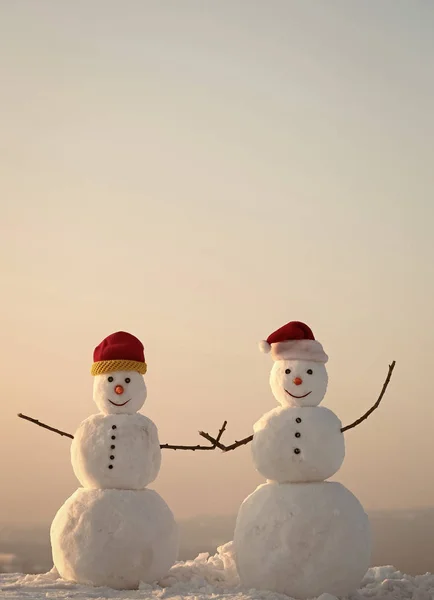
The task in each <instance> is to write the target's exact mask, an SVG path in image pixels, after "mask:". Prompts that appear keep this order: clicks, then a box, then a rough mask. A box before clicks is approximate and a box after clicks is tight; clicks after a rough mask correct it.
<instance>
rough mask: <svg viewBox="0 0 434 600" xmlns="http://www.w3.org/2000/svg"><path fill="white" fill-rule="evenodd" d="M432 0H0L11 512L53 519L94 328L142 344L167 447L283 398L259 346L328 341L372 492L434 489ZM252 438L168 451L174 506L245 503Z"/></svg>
mask: <svg viewBox="0 0 434 600" xmlns="http://www.w3.org/2000/svg"><path fill="white" fill-rule="evenodd" d="M433 28H434V5H433V4H432V3H431V2H430V1H429V0H415V1H413V2H407V1H404V0H382V2H376V1H374V0H366V1H362V0H358V1H356V0H329V1H328V2H323V1H322V0H309V1H304V0H269V1H268V2H262V1H259V0H219V2H203V1H202V0H183V1H182V2H179V0H166V1H165V2H160V1H159V0H147V1H146V2H143V1H141V0H126V1H125V2H117V1H114V0H90V1H89V0H77V1H76V2H74V3H71V2H67V1H66V0H39V1H38V2H34V1H33V0H15V1H14V2H1V3H0V77H1V82H2V84H1V86H0V131H1V136H0V165H1V177H0V203H1V220H0V257H1V282H2V294H1V297H2V303H1V311H0V321H1V323H0V325H1V331H2V344H1V345H0V361H1V373H2V394H1V396H2V401H1V406H2V413H1V422H2V425H3V427H2V430H3V431H2V435H1V436H0V453H1V457H2V460H1V461H0V479H1V484H0V486H1V487H0V489H1V494H0V514H1V519H0V520H1V521H6V522H11V523H12V522H23V521H25V522H27V521H28V522H47V523H48V522H49V521H50V520H51V519H52V518H53V516H54V514H55V513H56V511H57V509H58V508H59V507H60V506H61V504H62V503H63V502H64V500H66V498H67V497H68V496H69V495H70V494H71V493H72V492H73V491H74V490H75V489H76V487H77V486H78V482H77V480H76V479H75V477H74V474H73V472H72V468H71V465H70V457H69V447H70V443H69V441H68V440H67V439H66V438H61V437H60V436H58V435H56V434H54V433H50V432H48V431H46V430H43V429H41V428H39V427H36V426H34V425H31V424H30V423H27V422H24V421H22V420H20V419H18V418H17V417H16V413H18V412H23V413H25V414H28V415H31V416H33V417H35V418H38V419H40V420H42V421H44V422H46V423H48V424H50V425H53V426H54V427H59V428H60V429H64V430H66V431H69V432H71V433H74V431H75V430H76V429H77V427H78V425H79V424H80V422H81V421H82V420H83V419H85V418H86V417H87V416H89V415H90V414H92V413H95V412H97V408H96V406H95V404H94V403H93V401H92V377H91V375H90V373H89V371H90V366H91V364H92V352H93V349H94V347H95V346H96V345H97V344H99V342H100V341H101V340H102V339H103V338H105V337H106V336H107V335H109V334H110V333H112V332H114V331H117V330H125V331H129V332H131V333H133V334H134V335H136V336H137V337H139V338H140V339H141V340H142V342H143V343H144V346H145V354H146V361H147V363H148V373H147V374H146V383H147V386H148V400H147V402H146V404H145V406H144V408H143V409H142V412H144V414H146V415H147V416H149V417H150V418H152V419H153V420H154V421H155V423H156V424H157V426H158V429H159V435H160V440H161V442H162V443H165V442H169V443H172V444H173V443H181V444H190V443H191V444H195V443H198V442H199V441H200V438H199V436H198V433H197V432H198V430H200V429H203V430H206V431H209V432H211V433H215V432H217V431H218V429H219V427H220V425H221V423H222V422H223V420H225V419H227V421H228V429H227V432H226V433H225V438H224V439H225V440H226V442H227V443H229V442H232V441H233V440H234V439H236V438H240V437H245V436H247V435H249V434H250V433H251V431H252V426H253V423H254V422H255V421H256V420H257V419H259V418H260V417H261V415H262V414H264V413H265V412H266V411H268V410H271V409H272V408H273V407H274V406H275V405H276V401H275V400H274V398H273V396H272V394H271V391H270V389H269V384H268V376H269V370H270V368H271V359H270V357H269V356H264V355H262V354H261V353H260V352H259V351H258V347H257V342H258V341H259V340H261V339H263V338H266V337H267V336H268V335H269V334H270V333H271V332H272V331H274V330H275V329H277V328H278V327H280V326H281V325H283V324H284V323H286V322H287V321H291V320H301V321H304V322H306V323H307V324H308V325H309V326H310V327H311V328H312V329H313V331H314V334H315V336H316V338H317V339H318V340H319V341H320V342H321V343H322V344H323V346H324V348H325V350H326V352H327V353H328V355H329V357H330V360H329V363H328V372H329V378H330V381H329V388H328V392H327V395H326V397H325V399H324V402H323V405H324V406H327V407H328V408H330V409H332V410H333V411H335V412H336V413H337V414H338V416H339V418H340V419H341V420H342V422H343V424H348V423H349V422H351V421H353V420H354V419H356V418H357V417H359V416H360V415H361V414H363V413H364V412H365V411H366V410H367V409H368V408H369V407H370V406H371V405H372V404H373V402H374V401H375V400H376V397H377V396H378V393H379V391H380V389H381V386H382V383H383V380H384V378H385V376H386V373H387V369H388V365H389V363H390V362H391V361H392V360H396V361H397V364H396V368H395V373H394V375H393V379H392V382H391V384H390V387H389V389H388V392H387V395H386V396H385V398H384V400H383V403H382V405H381V407H380V409H379V410H377V411H376V412H375V413H374V414H373V415H372V416H371V417H370V419H369V420H367V421H366V422H365V423H363V424H362V425H360V426H359V427H357V428H356V429H353V430H351V431H348V432H347V433H346V434H345V435H346V459H345V462H344V465H343V467H342V468H341V470H340V471H339V472H338V473H337V474H336V475H335V476H334V478H333V479H335V480H337V481H341V482H342V483H343V484H344V485H346V486H347V487H349V488H350V489H351V490H352V491H353V493H355V494H356V495H357V497H358V498H359V499H360V500H361V502H362V503H363V505H364V506H365V507H366V508H367V509H389V508H390V509H395V508H413V507H414V508H416V507H422V506H432V505H433V504H434V478H433V477H432V475H431V474H432V470H433V467H434V436H433V434H432V432H433V427H434V425H433V423H434V406H433V405H434V393H433V391H432V386H433V382H432V381H431V378H430V373H431V374H432V372H433V356H434V316H433V306H434V269H433V259H434V235H433V228H434V202H433V197H432V195H433V188H434V171H433V166H432V165H433V159H434V141H433V140H434V117H433V109H432V107H433V106H434V77H433V73H434V37H433V35H432V31H433ZM262 481H263V478H262V477H261V476H260V475H259V474H258V473H257V472H256V471H255V469H254V466H253V463H252V460H251V455H250V450H249V448H248V447H244V448H241V449H239V450H237V451H235V452H232V453H229V454H222V453H220V452H214V453H212V452H204V453H202V454H199V453H194V454H193V453H188V452H184V453H182V452H173V451H169V450H165V451H164V455H163V463H162V469H161V472H160V475H159V477H158V479H157V480H156V482H155V483H154V484H153V486H152V487H154V488H155V489H156V490H157V491H158V492H159V493H160V494H161V495H162V496H163V497H164V499H165V500H166V501H167V502H168V504H169V505H170V507H171V508H172V510H173V511H174V513H175V516H176V517H177V518H179V519H182V518H187V517H188V518H189V517H194V516H200V515H204V514H235V513H236V512H237V510H238V507H239V505H240V504H241V502H242V501H243V499H244V498H245V497H246V496H247V495H248V494H250V493H251V492H252V491H253V490H254V489H255V487H256V486H257V485H259V484H260V483H261V482H262Z"/></svg>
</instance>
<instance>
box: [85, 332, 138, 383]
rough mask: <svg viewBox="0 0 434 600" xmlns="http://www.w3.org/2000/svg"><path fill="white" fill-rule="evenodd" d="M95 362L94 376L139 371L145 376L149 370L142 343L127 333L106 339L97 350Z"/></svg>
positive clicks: (94, 357)
mask: <svg viewBox="0 0 434 600" xmlns="http://www.w3.org/2000/svg"><path fill="white" fill-rule="evenodd" d="M93 360H94V362H93V365H92V369H91V371H90V372H91V373H92V375H102V374H103V373H112V372H113V371H137V372H138V373H141V374H142V375H144V374H145V373H146V369H147V366H146V363H145V355H144V348H143V344H142V342H141V341H140V340H138V339H137V338H136V337H134V335H131V333H126V332H125V331H118V332H117V333H112V334H111V335H109V336H108V337H106V338H105V339H104V340H103V341H102V342H101V343H100V344H99V346H97V347H96V348H95V350H94V353H93Z"/></svg>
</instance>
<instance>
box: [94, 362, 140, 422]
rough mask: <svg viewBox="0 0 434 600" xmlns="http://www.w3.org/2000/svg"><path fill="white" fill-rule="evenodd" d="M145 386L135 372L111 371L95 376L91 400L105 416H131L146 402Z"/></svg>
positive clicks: (138, 374)
mask: <svg viewBox="0 0 434 600" xmlns="http://www.w3.org/2000/svg"><path fill="white" fill-rule="evenodd" d="M146 394H147V391H146V385H145V380H144V379H143V377H142V375H141V374H140V373H137V371H113V372H112V373H104V374H103V375H96V376H95V379H94V382H93V399H94V401H95V403H96V405H97V406H98V408H99V409H100V411H101V412H102V413H104V414H106V415H109V414H133V413H135V412H137V411H138V410H140V409H141V408H142V406H143V404H144V403H145V400H146Z"/></svg>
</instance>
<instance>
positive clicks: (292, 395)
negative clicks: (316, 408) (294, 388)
mask: <svg viewBox="0 0 434 600" xmlns="http://www.w3.org/2000/svg"><path fill="white" fill-rule="evenodd" d="M285 392H286V393H287V394H289V395H290V396H291V397H292V398H306V396H309V394H311V393H312V390H311V391H310V392H308V393H307V394H304V396H294V394H291V392H288V390H285Z"/></svg>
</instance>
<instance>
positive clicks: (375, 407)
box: [341, 360, 396, 433]
mask: <svg viewBox="0 0 434 600" xmlns="http://www.w3.org/2000/svg"><path fill="white" fill-rule="evenodd" d="M395 365H396V361H395V360H394V361H393V362H392V364H391V365H389V372H388V373H387V377H386V380H385V382H384V383H383V387H382V389H381V392H380V395H379V396H378V400H377V402H376V403H375V404H374V405H373V406H371V408H370V409H369V410H368V411H367V412H365V414H364V415H362V416H361V417H360V418H359V419H357V420H356V421H354V423H351V424H350V425H346V426H345V427H342V429H341V431H342V433H344V431H348V429H352V428H353V427H357V425H360V423H362V422H363V421H365V419H367V418H368V417H369V415H370V414H371V413H373V412H374V410H375V409H377V408H378V407H379V406H380V402H381V400H382V399H383V396H384V394H385V392H386V390H387V386H388V385H389V382H390V379H391V377H392V373H393V369H394V368H395Z"/></svg>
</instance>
